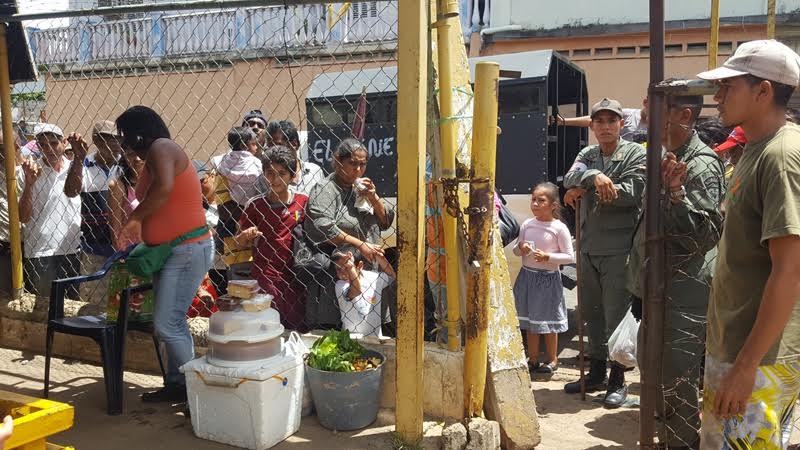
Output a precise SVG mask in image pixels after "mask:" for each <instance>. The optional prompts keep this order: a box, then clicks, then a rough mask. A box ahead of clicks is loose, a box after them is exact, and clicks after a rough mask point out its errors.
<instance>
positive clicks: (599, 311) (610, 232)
mask: <svg viewBox="0 0 800 450" xmlns="http://www.w3.org/2000/svg"><path fill="white" fill-rule="evenodd" d="M623 123H624V122H623V112H622V105H620V103H619V102H618V101H616V100H611V99H608V98H604V99H603V100H601V101H599V102H598V103H596V104H595V105H594V106H593V107H592V114H591V124H590V125H589V126H590V127H591V129H592V132H594V135H595V137H596V138H597V142H598V144H597V145H590V146H588V147H586V148H584V149H583V150H581V151H580V153H578V156H577V157H576V158H575V163H574V164H573V165H572V167H571V168H570V169H569V171H568V172H567V174H566V175H565V176H564V187H565V188H567V189H569V190H568V191H567V193H566V195H565V196H564V202H565V203H566V204H567V205H570V206H572V207H573V208H574V207H575V201H576V199H578V198H581V197H582V198H583V201H581V223H580V224H577V226H580V227H581V242H580V255H579V258H580V264H581V277H580V279H579V280H578V283H579V284H580V289H581V312H582V314H583V318H584V320H586V323H587V329H588V337H589V357H590V358H591V369H590V370H589V374H588V376H587V377H586V380H585V382H586V391H587V392H592V391H597V390H601V389H603V388H606V387H607V391H606V395H605V397H604V400H603V403H604V404H605V405H606V406H607V407H610V408H616V407H619V406H622V404H623V403H624V402H625V399H626V397H627V393H628V389H627V387H626V385H625V367H623V366H621V365H620V364H618V363H612V366H611V376H610V377H607V376H606V370H607V361H608V356H609V355H608V338H609V337H610V336H611V333H612V332H613V331H614V330H615V329H616V328H617V326H618V325H619V323H620V321H622V319H623V317H625V314H626V313H627V312H628V307H629V306H630V295H629V294H628V293H627V291H626V290H625V277H626V273H625V266H626V264H627V259H628V253H629V252H630V249H631V236H633V231H634V226H635V224H636V219H637V218H638V217H639V214H640V213H641V210H642V197H643V196H642V194H643V192H644V186H645V157H646V156H645V149H644V147H642V146H641V145H639V144H635V143H633V142H628V141H626V140H624V139H622V138H620V132H621V130H622V126H623ZM564 391H566V392H567V393H570V394H574V393H579V392H580V391H581V380H578V381H574V382H571V383H567V384H566V385H565V386H564Z"/></svg>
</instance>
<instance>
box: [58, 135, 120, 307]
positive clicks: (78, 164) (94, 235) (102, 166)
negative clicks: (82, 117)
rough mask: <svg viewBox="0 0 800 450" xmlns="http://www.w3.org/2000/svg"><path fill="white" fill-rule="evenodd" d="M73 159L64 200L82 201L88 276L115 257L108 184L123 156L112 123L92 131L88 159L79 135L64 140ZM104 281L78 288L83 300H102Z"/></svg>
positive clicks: (85, 262)
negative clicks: (66, 198) (93, 147)
mask: <svg viewBox="0 0 800 450" xmlns="http://www.w3.org/2000/svg"><path fill="white" fill-rule="evenodd" d="M67 140H68V142H69V143H70V146H71V147H72V151H73V153H74V157H73V159H72V162H71V164H70V171H69V175H68V176H67V182H66V184H65V186H64V193H65V194H66V195H67V197H70V198H72V197H77V196H78V195H80V199H81V248H82V249H83V265H84V269H85V270H86V271H87V273H93V272H94V271H96V270H97V269H99V268H100V267H101V266H102V265H103V263H105V261H106V259H107V258H108V257H109V256H111V255H112V254H114V247H113V236H112V234H113V233H112V231H111V225H110V219H111V213H110V211H109V206H108V201H109V182H111V181H113V180H115V179H116V178H117V177H118V176H119V174H120V173H121V171H122V168H121V167H120V166H119V165H118V161H119V157H120V155H121V154H122V147H121V146H120V142H119V136H118V135H117V131H116V127H115V126H114V122H111V121H110V120H103V121H100V122H97V123H96V124H95V125H94V127H92V143H93V144H94V146H95V147H96V148H97V150H96V151H94V152H92V153H91V154H88V155H87V152H88V149H89V148H88V147H89V146H88V144H87V143H86V141H85V140H84V139H83V137H82V136H81V135H80V134H77V133H73V134H72V135H70V136H69V138H68V139H67ZM104 286H105V280H98V281H95V282H91V283H84V284H82V285H81V294H82V297H83V299H84V300H87V301H90V302H93V303H97V302H101V301H102V300H103V299H104V298H105V294H106V289H105V288H104Z"/></svg>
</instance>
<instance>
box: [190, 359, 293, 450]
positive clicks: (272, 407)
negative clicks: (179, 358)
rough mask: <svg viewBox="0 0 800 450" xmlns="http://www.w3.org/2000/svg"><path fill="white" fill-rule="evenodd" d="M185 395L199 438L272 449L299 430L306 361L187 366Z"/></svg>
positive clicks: (199, 361) (195, 362)
mask: <svg viewBox="0 0 800 450" xmlns="http://www.w3.org/2000/svg"><path fill="white" fill-rule="evenodd" d="M181 370H182V371H183V372H184V373H185V374H186V390H187V392H188V395H189V399H188V403H189V410H190V411H191V415H192V428H193V429H194V433H195V435H196V436H197V437H199V438H202V439H208V440H212V441H216V442H221V443H224V444H229V445H234V446H237V447H244V448H249V449H255V450H264V449H268V448H270V447H272V446H274V445H275V444H277V443H279V442H281V441H283V440H284V439H286V438H287V437H289V436H291V435H292V434H294V433H296V432H297V430H298V429H299V428H300V411H301V407H302V402H303V380H304V372H303V360H302V357H301V356H300V355H297V356H295V355H292V352H283V353H282V354H281V355H278V356H275V357H273V358H270V359H269V360H266V361H264V362H259V363H256V364H254V365H251V366H241V367H219V366H214V365H211V364H209V363H208V362H207V361H206V358H205V357H203V358H198V359H195V360H193V361H190V362H188V363H186V364H185V365H184V366H183V367H181Z"/></svg>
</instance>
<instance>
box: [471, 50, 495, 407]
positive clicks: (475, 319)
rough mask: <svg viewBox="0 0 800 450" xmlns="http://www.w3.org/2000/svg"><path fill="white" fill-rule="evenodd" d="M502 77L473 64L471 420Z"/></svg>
mask: <svg viewBox="0 0 800 450" xmlns="http://www.w3.org/2000/svg"><path fill="white" fill-rule="evenodd" d="M499 79H500V65H499V64H497V63H493V62H480V63H478V64H477V65H476V66H475V102H474V109H473V113H472V155H471V156H472V159H471V166H472V171H473V181H472V182H471V183H470V190H469V192H470V201H469V206H470V207H469V211H470V212H471V215H470V220H469V239H470V242H472V243H473V254H472V255H470V258H469V260H471V261H475V263H477V264H473V266H471V267H470V270H471V271H472V272H473V273H470V276H469V277H468V278H467V292H468V295H467V305H466V306H467V317H466V318H465V321H464V334H465V337H466V345H465V346H464V412H465V414H466V417H467V418H470V417H475V416H477V415H480V414H481V411H483V393H484V391H485V389H486V366H487V363H488V357H489V346H488V345H489V344H488V342H487V337H488V331H487V329H488V326H489V296H490V292H489V282H490V280H491V277H492V265H491V262H492V257H491V248H492V243H491V236H493V233H492V227H493V226H494V220H493V218H494V180H495V161H496V155H497V88H498V83H499ZM476 269H477V270H476Z"/></svg>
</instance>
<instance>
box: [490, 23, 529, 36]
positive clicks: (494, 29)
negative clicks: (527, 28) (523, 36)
mask: <svg viewBox="0 0 800 450" xmlns="http://www.w3.org/2000/svg"><path fill="white" fill-rule="evenodd" d="M521 29H522V26H521V25H502V26H499V27H492V28H484V29H482V30H481V36H486V35H487V34H495V33H502V32H504V31H520V30H521Z"/></svg>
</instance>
